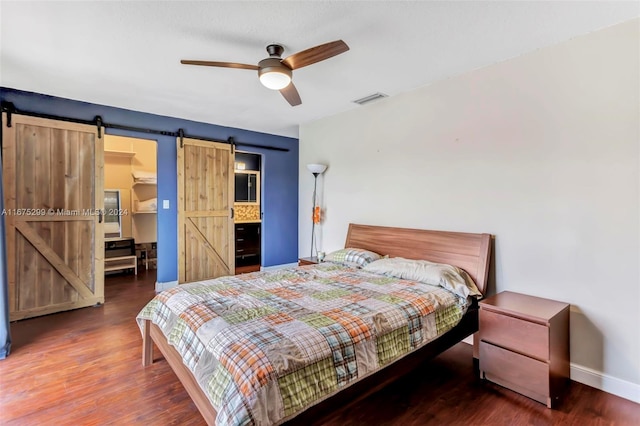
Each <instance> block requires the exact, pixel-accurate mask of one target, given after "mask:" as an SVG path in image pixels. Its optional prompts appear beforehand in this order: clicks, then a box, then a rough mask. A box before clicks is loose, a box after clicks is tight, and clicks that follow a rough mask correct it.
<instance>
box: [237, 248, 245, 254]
mask: <svg viewBox="0 0 640 426" xmlns="http://www.w3.org/2000/svg"><path fill="white" fill-rule="evenodd" d="M243 251H244V249H237V250H236V253H241V252H243Z"/></svg>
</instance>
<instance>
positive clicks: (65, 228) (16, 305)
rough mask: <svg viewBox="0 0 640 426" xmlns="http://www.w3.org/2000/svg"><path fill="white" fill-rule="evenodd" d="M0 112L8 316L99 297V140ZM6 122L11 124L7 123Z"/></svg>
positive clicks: (78, 129)
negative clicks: (0, 117)
mask: <svg viewBox="0 0 640 426" xmlns="http://www.w3.org/2000/svg"><path fill="white" fill-rule="evenodd" d="M10 119H11V121H10V123H9V122H8V119H7V116H6V114H5V115H4V116H3V121H2V122H3V133H2V142H3V146H2V165H3V175H2V178H3V183H4V196H5V200H4V211H3V214H4V216H5V221H6V238H7V275H8V279H9V304H10V306H9V315H10V319H11V320H12V321H13V320H17V319H22V318H29V317H35V316H39V315H45V314H50V313H54V312H59V311H64V310H68V309H75V308H81V307H85V306H91V305H95V304H97V303H103V302H104V272H103V271H104V264H103V261H104V235H103V233H102V224H101V223H99V222H101V221H102V216H101V215H99V214H97V212H98V211H99V210H102V208H103V203H104V198H103V188H102V182H103V179H104V177H103V164H104V153H103V140H102V138H99V137H98V134H97V128H96V127H95V126H87V125H81V124H75V123H68V122H62V121H56V120H48V119H42V118H34V117H27V116H21V115H11V117H10ZM9 124H10V127H9Z"/></svg>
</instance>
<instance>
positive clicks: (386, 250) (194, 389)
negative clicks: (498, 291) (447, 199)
mask: <svg viewBox="0 0 640 426" xmlns="http://www.w3.org/2000/svg"><path fill="white" fill-rule="evenodd" d="M345 247H352V248H363V249H367V250H372V251H375V252H377V253H380V254H383V255H389V256H391V257H405V258H408V259H425V260H430V261H433V262H438V263H448V264H451V265H455V266H458V267H459V268H462V269H464V270H465V271H466V272H467V273H468V274H469V275H470V276H471V277H472V278H473V280H474V281H475V282H476V285H477V286H478V289H479V290H480V292H481V293H482V294H485V290H486V287H487V279H488V274H489V260H490V254H491V235H489V234H471V233H462V232H445V231H427V230H421V229H408V228H394V227H384V226H370V225H356V224H350V225H349V231H348V233H347V241H346V243H345ZM476 331H478V304H477V301H475V300H474V302H473V304H472V306H471V307H470V308H469V309H468V311H467V313H466V314H465V315H464V316H463V318H462V320H461V321H460V323H458V325H456V326H455V327H454V328H452V329H451V330H450V331H448V332H447V333H445V334H444V335H442V336H440V337H439V338H437V339H436V340H434V341H432V342H430V343H428V344H427V345H425V346H423V347H422V348H420V349H418V350H416V351H414V352H412V353H410V354H409V355H407V356H405V357H403V358H402V359H400V360H398V361H396V362H394V363H392V364H390V365H388V366H386V367H385V368H383V369H382V370H380V371H378V372H376V373H374V374H372V375H370V376H368V377H366V378H364V379H362V380H360V381H358V382H356V383H354V384H353V385H351V386H349V387H347V388H346V389H344V390H342V391H340V392H338V393H337V394H336V395H333V396H331V397H330V398H328V399H326V400H324V401H322V402H320V403H318V404H316V405H314V406H313V407H310V408H309V409H307V410H305V411H304V412H302V413H300V414H298V415H297V416H296V417H294V418H293V419H291V420H290V421H288V422H287V424H301V425H302V424H311V423H312V422H314V421H317V420H318V419H319V418H320V417H321V416H322V415H323V414H326V413H330V412H331V411H333V410H335V409H336V408H339V407H343V406H345V405H347V404H351V403H355V402H357V401H359V400H361V399H363V398H365V397H366V396H368V395H370V394H372V393H374V392H376V391H377V390H379V389H381V388H382V387H384V386H386V385H387V384H389V383H391V382H392V381H394V380H396V379H397V378H398V377H400V376H403V375H405V374H406V373H408V372H409V371H411V370H413V369H415V368H416V367H417V366H418V365H420V364H421V363H423V362H424V361H426V360H429V359H431V358H433V357H435V356H437V355H438V354H440V353H442V352H444V351H445V350H447V349H449V348H450V347H452V346H453V345H455V344H457V343H459V342H460V341H461V340H463V339H464V338H466V337H468V336H470V335H472V334H473V333H475V332H476ZM154 342H155V344H156V345H157V347H158V348H159V349H160V352H161V353H162V355H163V356H164V358H165V359H166V360H167V362H168V363H169V365H170V366H171V368H172V369H173V371H174V372H175V373H176V375H177V376H178V379H180V381H181V382H182V384H183V386H184V388H185V389H186V391H187V393H188V394H189V396H191V399H192V400H193V402H194V403H195V405H196V407H198V410H199V411H200V413H201V414H202V417H204V419H205V421H206V422H207V424H209V425H213V424H215V418H216V411H215V410H214V409H213V407H212V406H211V404H210V403H209V399H208V398H207V396H206V395H205V393H204V392H203V391H202V390H201V389H200V386H199V385H198V383H197V382H196V379H195V378H194V377H193V375H192V374H191V372H190V371H189V369H188V368H187V367H186V366H185V365H184V364H183V363H182V358H181V357H180V354H179V353H178V352H177V351H176V350H175V349H174V348H173V346H171V345H170V344H169V343H168V342H167V339H166V338H165V337H164V334H163V333H162V331H161V330H160V328H159V327H158V326H156V325H155V324H153V323H152V322H151V321H149V320H146V321H144V323H143V343H142V365H143V366H148V365H150V364H151V363H152V362H153V344H154Z"/></svg>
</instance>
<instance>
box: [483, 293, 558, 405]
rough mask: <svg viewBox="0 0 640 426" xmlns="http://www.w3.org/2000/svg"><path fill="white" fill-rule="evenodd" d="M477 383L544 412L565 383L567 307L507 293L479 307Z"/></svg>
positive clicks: (498, 295)
mask: <svg viewBox="0 0 640 426" xmlns="http://www.w3.org/2000/svg"><path fill="white" fill-rule="evenodd" d="M479 335H480V377H481V378H485V379H487V380H490V381H492V382H494V383H497V384H499V385H502V386H504V387H506V388H509V389H511V390H513V391H516V392H518V393H521V394H523V395H526V396H528V397H529V398H532V399H535V400H536V401H539V402H541V403H543V404H546V405H547V407H549V408H551V406H552V404H554V403H555V402H556V400H557V399H558V398H559V397H560V396H561V394H562V393H563V391H564V389H565V387H566V385H567V383H568V378H569V305H568V304H567V303H562V302H557V301H555V300H549V299H542V298H539V297H533V296H526V295H524V294H519V293H513V292H509V291H505V292H502V293H500V294H497V295H495V296H493V297H490V298H488V299H485V300H483V301H481V302H480V333H479Z"/></svg>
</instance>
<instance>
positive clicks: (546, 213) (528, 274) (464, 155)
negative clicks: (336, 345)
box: [299, 19, 640, 402]
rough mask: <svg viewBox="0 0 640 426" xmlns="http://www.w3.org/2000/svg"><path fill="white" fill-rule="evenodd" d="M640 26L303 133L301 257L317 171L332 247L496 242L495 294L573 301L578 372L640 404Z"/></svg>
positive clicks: (324, 235)
mask: <svg viewBox="0 0 640 426" xmlns="http://www.w3.org/2000/svg"><path fill="white" fill-rule="evenodd" d="M639 26H640V21H639V20H637V19H636V20H633V21H630V22H626V23H623V24H620V25H617V26H614V27H611V28H608V29H604V30H601V31H598V32H595V33H592V34H589V35H586V36H582V37H578V38H575V39H573V40H570V41H567V42H565V43H562V44H559V45H556V46H551V47H547V48H544V49H540V50H537V51H535V52H532V53H530V54H527V55H525V56H521V57H518V58H514V59H512V60H509V61H506V62H503V63H499V64H496V65H493V66H490V67H487V68H483V69H480V70H476V71H473V72H470V73H468V74H464V75H461V76H457V77H454V78H451V79H448V80H445V81H441V82H438V83H435V84H432V85H430V86H427V87H424V88H420V89H418V90H415V91H412V92H410V93H405V94H402V95H398V96H395V97H391V98H388V99H385V100H382V101H378V102H376V103H372V104H369V105H367V106H364V107H359V108H357V109H354V110H352V111H349V112H346V113H343V114H340V115H336V116H333V117H329V118H325V119H322V120H319V121H316V122H313V123H310V124H307V125H304V126H302V128H301V132H300V133H301V138H300V221H299V223H300V243H299V250H300V255H303V256H308V255H309V244H310V232H311V221H310V210H311V193H312V190H313V178H312V176H311V174H310V173H309V172H308V171H306V169H305V164H307V163H315V162H323V163H326V164H329V169H328V170H327V171H326V173H325V174H324V176H322V178H321V179H320V180H319V186H320V188H321V189H322V192H323V205H324V207H325V209H326V215H325V222H324V224H323V226H322V227H321V230H320V233H321V235H320V238H319V243H320V249H321V250H322V249H324V250H325V251H330V250H333V249H337V248H339V247H342V246H343V244H344V240H345V236H346V230H347V225H348V223H349V222H355V223H366V224H377V225H390V226H402V227H416V228H425V229H441V230H454V231H467V232H489V233H491V234H493V235H495V268H494V270H493V273H492V274H493V275H495V278H494V279H495V284H494V285H495V287H494V289H495V290H497V291H502V290H511V291H518V292H522V293H527V294H532V295H537V296H542V297H548V298H553V299H557V300H562V301H566V302H570V303H571V304H572V313H571V361H572V367H573V368H572V376H573V377H574V378H575V379H577V380H580V381H583V382H586V383H589V384H592V385H596V386H599V387H601V388H603V389H605V390H609V391H612V392H614V393H618V394H620V395H622V396H625V397H627V398H630V399H634V400H637V401H639V402H640V332H639V331H638V330H639V328H640V267H639V261H640V248H639V242H640V226H639V225H640V223H639V222H640V210H639V198H640V170H639V160H640V158H639V157H640V150H639V140H640V129H639V128H640V118H639V117H640V107H639V105H640V96H639V91H640V86H639V80H640V69H639V65H638V64H639V53H638V52H639V48H640V46H639V39H640V33H639ZM400 77H401V75H400ZM375 90H376V88H372V92H373V91H375ZM578 373H580V374H578ZM614 388H615V389H614ZM621 389H622V390H621Z"/></svg>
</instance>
